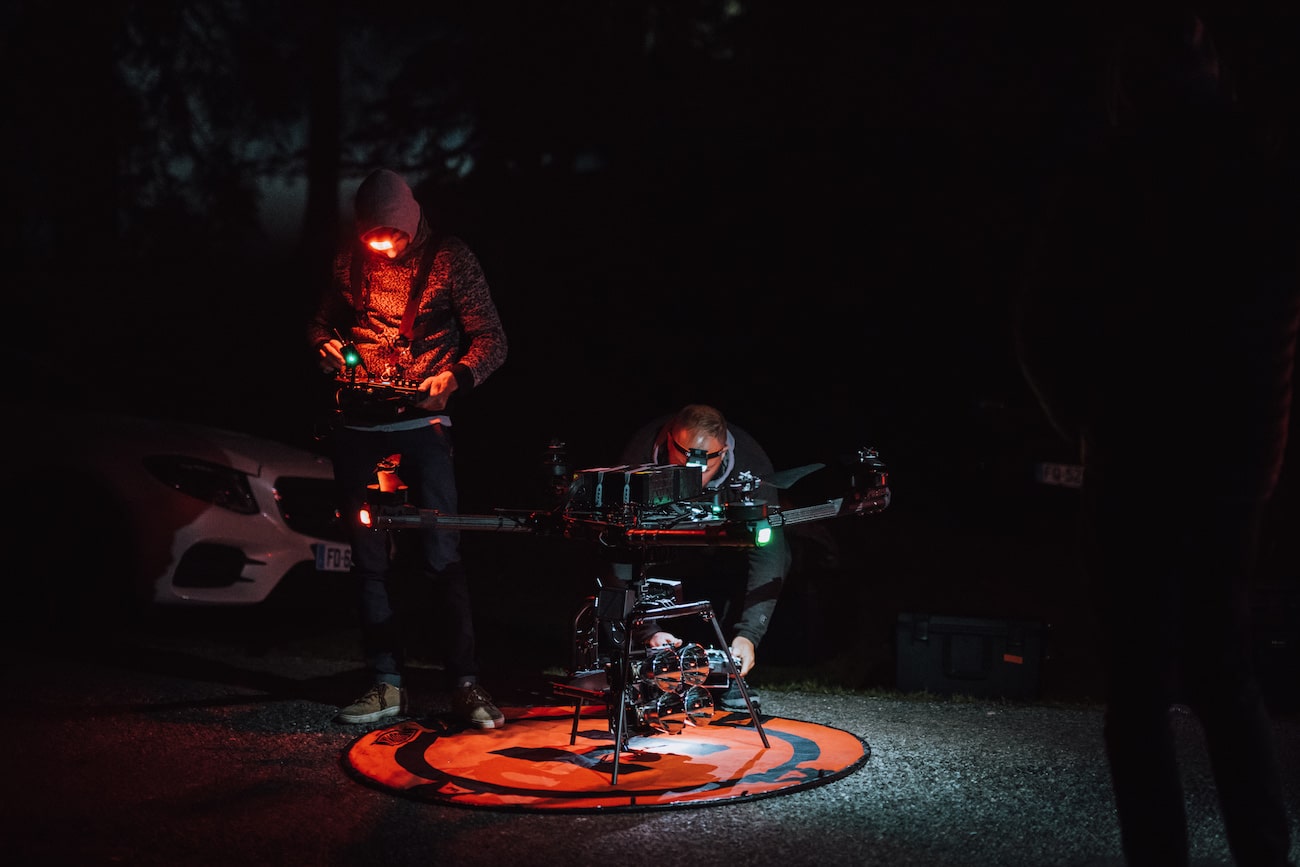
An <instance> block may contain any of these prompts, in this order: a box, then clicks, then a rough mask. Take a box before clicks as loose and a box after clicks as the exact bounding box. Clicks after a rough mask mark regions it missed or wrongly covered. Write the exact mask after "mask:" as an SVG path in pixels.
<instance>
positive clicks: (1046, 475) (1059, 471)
mask: <svg viewBox="0 0 1300 867" xmlns="http://www.w3.org/2000/svg"><path fill="white" fill-rule="evenodd" d="M1034 477H1035V478H1036V479H1038V481H1040V482H1042V483H1043V484H1044V485H1059V486H1060V487H1062V488H1081V487H1083V467H1081V466H1080V465H1078V464H1055V463H1050V462H1043V463H1041V464H1038V465H1037V466H1036V467H1034Z"/></svg>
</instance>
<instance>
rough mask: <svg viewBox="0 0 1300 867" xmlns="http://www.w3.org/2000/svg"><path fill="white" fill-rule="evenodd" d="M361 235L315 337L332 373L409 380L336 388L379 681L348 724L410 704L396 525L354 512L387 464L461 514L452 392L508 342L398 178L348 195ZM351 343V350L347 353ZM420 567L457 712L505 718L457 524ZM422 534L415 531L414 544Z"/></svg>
mask: <svg viewBox="0 0 1300 867" xmlns="http://www.w3.org/2000/svg"><path fill="white" fill-rule="evenodd" d="M354 212H355V221H356V237H357V243H356V244H348V245H345V246H344V249H342V250H341V251H340V252H339V254H338V255H337V257H336V258H335V262H334V273H333V279H332V281H331V285H330V286H328V287H326V290H325V291H324V293H323V294H322V296H321V300H320V303H319V305H318V306H317V309H316V312H315V314H314V315H313V316H312V317H311V319H310V321H309V323H308V327H307V338H308V341H309V345H310V346H311V347H312V350H313V351H314V352H315V353H316V354H317V356H318V359H319V362H320V365H321V368H322V369H323V370H325V371H327V372H331V373H334V374H336V375H340V376H343V375H344V374H346V377H356V378H357V379H358V380H359V381H374V380H380V381H384V382H394V383H400V384H404V385H407V386H410V387H413V388H414V389H415V390H414V392H413V393H407V394H400V393H399V394H395V395H393V396H392V397H391V398H390V399H388V400H384V401H379V402H373V401H372V402H369V403H358V402H354V401H352V400H349V399H348V398H351V397H356V396H357V395H358V394H359V393H360V392H362V391H364V390H358V389H350V388H348V387H341V388H340V389H339V392H338V394H339V411H338V418H337V424H336V425H335V427H334V431H333V434H332V440H333V460H334V477H335V481H336V483H337V487H338V497H339V503H340V506H341V507H342V509H343V514H344V516H345V518H346V525H347V529H348V535H349V541H350V542H351V545H352V575H353V577H354V578H355V579H356V582H357V585H358V589H359V592H360V615H361V629H362V645H363V651H364V654H365V660H366V663H367V665H368V667H369V668H370V671H371V674H372V676H373V678H374V680H373V684H372V685H371V686H370V688H369V689H368V690H367V691H366V692H365V694H364V695H362V696H361V697H360V698H359V699H357V700H356V701H355V702H353V703H352V704H350V705H348V706H346V707H344V708H342V709H340V710H339V712H338V715H337V717H336V720H337V721H338V722H341V723H348V724H358V723H374V722H378V721H380V720H384V719H388V718H390V717H395V716H398V715H400V714H403V713H405V712H406V707H407V702H406V698H407V696H406V690H405V689H404V687H403V680H402V675H403V666H404V650H403V645H402V639H401V630H400V627H401V621H402V617H403V615H404V614H405V613H406V612H399V611H398V608H399V604H398V603H399V597H398V594H397V593H395V592H394V591H395V588H394V586H393V584H394V581H395V578H394V569H393V566H394V562H393V553H394V551H393V549H392V548H391V547H390V539H389V534H388V533H384V532H378V531H375V530H371V529H367V528H365V527H363V526H362V525H361V523H360V520H359V518H358V511H359V509H360V507H361V505H362V504H363V503H364V502H365V501H366V499H367V494H368V486H370V485H374V484H376V482H377V474H378V472H379V471H380V470H381V469H395V474H396V475H397V477H398V478H399V479H400V481H401V483H402V484H404V485H405V486H406V487H407V500H406V501H407V502H408V503H409V504H410V505H412V506H415V507H417V508H420V509H434V510H437V511H438V512H440V513H442V514H456V512H457V492H456V483H455V474H454V468H453V463H452V454H453V453H452V439H451V434H452V431H451V427H452V419H451V414H450V406H449V405H450V402H451V399H452V397H453V395H454V394H455V393H456V392H458V391H465V390H467V389H471V388H475V387H477V386H479V385H482V384H483V381H484V380H485V379H487V377H488V376H489V375H490V374H491V373H492V372H493V371H495V370H496V369H497V368H498V367H500V366H501V364H502V362H504V361H505V357H506V350H507V343H506V336H505V332H504V331H503V329H502V327H501V321H500V318H499V316H498V314H497V309H496V305H495V303H494V301H493V299H492V295H491V293H490V291H489V289H488V284H487V280H486V279H485V277H484V275H483V271H482V268H481V267H480V265H479V262H478V259H477V257H476V256H475V255H474V253H473V252H472V251H471V250H470V249H469V247H468V246H467V245H466V244H465V242H464V241H462V240H461V239H460V238H458V237H455V236H453V235H448V234H440V233H436V232H435V231H434V230H433V228H432V226H431V224H430V221H429V220H428V219H427V218H426V216H425V214H424V213H423V211H422V210H421V207H420V205H419V203H418V202H417V201H416V199H415V196H414V194H413V193H412V191H411V187H410V186H409V185H408V184H407V182H406V180H405V179H404V178H402V176H400V175H398V174H397V173H395V172H392V171H389V170H387V169H378V170H376V171H373V172H371V173H370V174H369V175H368V176H367V177H366V178H365V180H363V181H362V182H361V184H360V186H359V187H358V188H357V192H356V197H355V200H354ZM345 353H346V357H345ZM415 535H416V536H417V537H418V545H415V546H413V547H414V548H415V549H416V550H415V552H414V553H415V555H416V556H417V557H418V565H419V567H420V568H421V570H422V571H424V572H427V573H428V574H429V575H430V576H431V577H432V579H433V580H434V581H435V584H436V587H437V588H438V590H439V591H440V594H441V600H440V610H439V611H438V612H436V613H437V614H438V615H440V620H441V623H440V624H439V625H440V627H441V630H440V631H439V632H438V633H437V634H438V637H439V638H440V639H441V641H440V643H441V645H442V650H443V654H444V656H443V663H444V665H445V671H446V674H447V676H448V678H449V681H450V682H449V683H448V686H449V687H451V688H452V690H453V693H452V709H453V711H454V712H455V713H456V714H457V715H458V716H459V717H460V718H461V719H463V720H464V721H465V722H466V723H467V724H468V725H470V726H473V727H476V728H485V729H490V728H497V727H499V726H502V725H504V723H505V717H504V715H503V714H502V713H501V711H500V710H499V709H498V708H497V707H496V705H495V704H493V701H492V698H491V696H490V695H489V694H488V693H487V691H486V690H485V689H484V688H483V687H482V686H480V685H479V683H478V664H477V656H476V649H475V634H474V626H473V620H472V615H471V606H470V594H469V584H468V581H467V578H466V574H465V569H464V566H463V565H462V563H461V557H460V539H459V534H458V533H457V532H456V531H455V530H445V529H438V530H421V531H418V532H416V533H415ZM410 541H415V540H410Z"/></svg>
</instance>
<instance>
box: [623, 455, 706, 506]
mask: <svg viewBox="0 0 1300 867" xmlns="http://www.w3.org/2000/svg"><path fill="white" fill-rule="evenodd" d="M702 472H703V471H702V470H701V469H700V468H699V467H683V466H676V465H673V466H667V467H655V466H645V467H639V468H637V469H635V470H633V471H632V472H630V473H629V474H628V492H629V495H630V502H632V503H635V504H636V505H638V506H659V505H663V504H664V503H675V502H677V501H678V500H685V499H689V498H690V497H694V496H695V495H696V494H698V493H700V490H701V489H702V488H703V483H702V481H701V479H702V478H703V476H702Z"/></svg>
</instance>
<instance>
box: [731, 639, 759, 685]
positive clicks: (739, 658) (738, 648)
mask: <svg viewBox="0 0 1300 867" xmlns="http://www.w3.org/2000/svg"><path fill="white" fill-rule="evenodd" d="M755 655H756V654H755V653H754V642H752V641H750V640H749V639H748V638H743V637H741V636H739V635H737V636H736V637H735V638H733V639H731V658H732V659H733V660H735V663H736V668H737V670H739V671H740V676H741V677H744V676H745V675H747V674H749V670H750V669H751V668H753V667H754V658H755Z"/></svg>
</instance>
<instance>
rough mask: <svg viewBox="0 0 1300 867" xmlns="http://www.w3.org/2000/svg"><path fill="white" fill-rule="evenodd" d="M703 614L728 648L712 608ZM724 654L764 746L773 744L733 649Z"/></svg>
mask: <svg viewBox="0 0 1300 867" xmlns="http://www.w3.org/2000/svg"><path fill="white" fill-rule="evenodd" d="M703 616H704V617H705V619H707V620H708V621H709V622H710V623H712V624H713V632H714V634H715V635H717V637H718V646H719V647H722V648H726V647H727V640H726V639H725V638H723V637H722V627H721V626H719V625H718V619H717V618H716V617H714V616H713V611H712V608H710V609H709V610H708V611H707V612H706V613H705V614H704V615H703ZM724 656H725V657H726V660H727V671H728V672H729V673H730V674H731V676H732V677H733V678H735V679H736V685H737V686H738V687H740V695H741V697H742V698H744V699H745V707H747V708H749V718H750V719H751V720H752V721H753V723H754V728H756V729H758V736H759V737H760V738H761V739H762V741H763V747H764V748H767V747H770V746H772V745H771V744H770V743H769V742H768V740H767V732H765V731H763V724H762V723H761V722H759V721H758V711H756V710H754V703H753V702H752V701H750V700H749V689H748V688H746V686H745V680H744V678H742V677H741V676H740V672H738V671H736V664H735V663H734V662H732V660H731V651H730V650H728V651H727V652H726V653H725V654H724Z"/></svg>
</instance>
